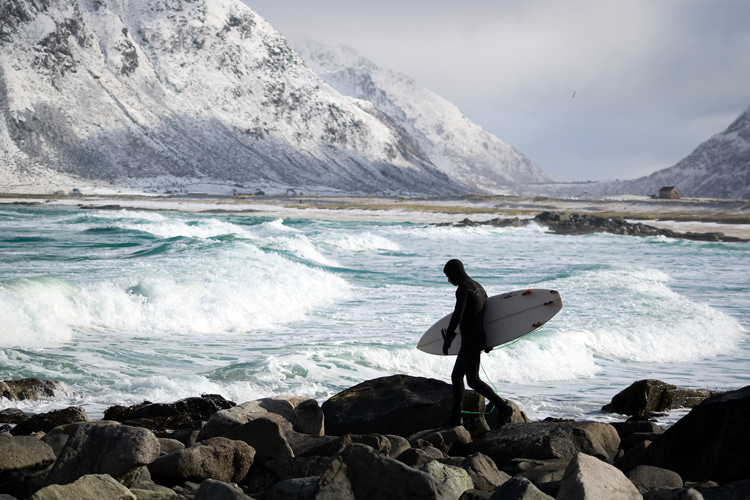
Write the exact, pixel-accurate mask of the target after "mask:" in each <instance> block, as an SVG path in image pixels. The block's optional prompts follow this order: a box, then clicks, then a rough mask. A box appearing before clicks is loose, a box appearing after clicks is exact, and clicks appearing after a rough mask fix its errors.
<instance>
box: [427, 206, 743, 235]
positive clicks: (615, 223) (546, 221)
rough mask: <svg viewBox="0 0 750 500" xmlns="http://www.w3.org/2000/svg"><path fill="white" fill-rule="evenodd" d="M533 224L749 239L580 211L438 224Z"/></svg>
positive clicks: (563, 229) (573, 230)
mask: <svg viewBox="0 0 750 500" xmlns="http://www.w3.org/2000/svg"><path fill="white" fill-rule="evenodd" d="M531 223H536V224H539V225H540V226H545V227H547V228H548V229H549V231H550V232H552V233H555V234H567V235H582V234H592V233H610V234H622V235H626V236H664V237H667V238H681V239H686V240H694V241H709V242H718V241H722V242H732V243H737V242H739V243H746V242H748V241H750V240H748V239H743V238H737V237H734V236H726V235H725V234H724V233H721V232H707V233H693V232H687V233H680V232H677V231H673V230H671V229H661V228H658V227H654V226H649V225H647V224H643V223H641V222H635V223H633V222H628V221H626V220H625V219H623V218H622V217H602V216H599V215H591V214H587V213H580V212H548V211H545V212H541V213H539V214H537V215H536V216H535V217H534V218H533V219H521V218H518V217H512V218H505V219H501V218H495V219H491V220H488V221H481V222H477V221H473V220H471V219H464V220H463V221H461V222H457V223H446V224H437V225H439V226H445V225H450V226H457V227H466V226H469V227H470V226H493V227H522V226H527V225H529V224H531Z"/></svg>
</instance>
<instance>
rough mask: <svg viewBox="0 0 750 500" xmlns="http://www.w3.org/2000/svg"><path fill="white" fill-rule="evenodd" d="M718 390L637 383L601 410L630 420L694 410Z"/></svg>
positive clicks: (644, 382)
mask: <svg viewBox="0 0 750 500" xmlns="http://www.w3.org/2000/svg"><path fill="white" fill-rule="evenodd" d="M721 392H722V391H711V390H708V389H678V388H677V386H675V385H672V384H667V383H665V382H662V381H660V380H652V379H649V380H638V381H636V382H633V383H632V384H631V385H630V387H628V388H627V389H624V390H622V391H621V392H619V393H618V394H616V395H615V396H614V397H613V398H612V402H610V403H609V404H607V405H605V406H604V407H603V408H602V410H604V411H608V412H611V413H622V414H623V415H632V416H634V417H648V416H651V415H652V414H654V413H659V412H665V411H669V410H676V409H678V408H694V407H696V406H698V405H699V404H700V403H702V402H703V401H704V400H705V399H707V398H709V397H711V396H714V395H716V394H720V393H721Z"/></svg>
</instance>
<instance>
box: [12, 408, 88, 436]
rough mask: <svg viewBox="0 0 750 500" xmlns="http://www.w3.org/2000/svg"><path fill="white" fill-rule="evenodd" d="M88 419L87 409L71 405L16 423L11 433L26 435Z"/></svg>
mask: <svg viewBox="0 0 750 500" xmlns="http://www.w3.org/2000/svg"><path fill="white" fill-rule="evenodd" d="M88 421H89V416H88V415H87V414H86V410H84V409H83V408H82V407H80V406H70V407H68V408H63V409H61V410H52V411H50V412H47V413H40V414H38V415H34V416H33V417H29V418H27V419H26V420H24V421H23V422H21V423H20V424H18V425H16V426H15V427H14V428H13V430H12V431H10V433H11V434H13V435H14V436H24V435H29V434H31V433H34V432H49V431H51V430H52V429H54V428H55V427H59V426H61V425H66V424H72V423H78V422H88Z"/></svg>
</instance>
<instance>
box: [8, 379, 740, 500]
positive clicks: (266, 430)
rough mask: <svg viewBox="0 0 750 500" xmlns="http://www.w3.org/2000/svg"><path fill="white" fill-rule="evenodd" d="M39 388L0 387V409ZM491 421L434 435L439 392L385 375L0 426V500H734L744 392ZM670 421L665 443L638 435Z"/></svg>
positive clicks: (442, 387) (680, 395) (652, 390)
mask: <svg viewBox="0 0 750 500" xmlns="http://www.w3.org/2000/svg"><path fill="white" fill-rule="evenodd" d="M55 384H56V383H55V382H50V381H39V380H36V379H25V380H24V381H6V382H0V387H2V389H3V397H6V398H8V399H24V398H30V399H34V398H40V397H50V396H49V394H48V390H49V389H50V388H51V389H53V390H54V388H55ZM509 403H510V404H511V405H512V406H513V407H514V412H513V417H512V420H511V422H510V423H508V424H504V425H503V424H501V423H500V422H498V421H496V420H495V419H493V412H492V411H489V412H488V409H486V408H485V407H484V399H483V398H480V397H479V396H478V395H477V394H476V393H473V392H470V393H469V394H468V395H467V399H466V402H465V410H469V411H472V412H474V413H472V414H466V415H465V419H464V424H463V425H461V426H456V427H444V426H443V425H442V423H443V422H444V421H445V419H446V417H447V415H448V414H449V412H448V406H449V405H450V404H451V387H450V385H449V384H447V383H445V382H442V381H438V380H434V379H426V378H421V377H410V376H407V375H393V376H390V377H383V378H379V379H374V380H370V381H366V382H363V383H361V384H358V385H356V386H354V387H351V388H349V389H347V390H345V391H342V392H341V393H339V394H336V395H335V396H333V397H331V398H330V399H329V400H327V401H326V402H324V403H323V404H322V405H319V404H318V402H317V401H315V400H312V399H308V398H302V397H276V398H265V399H260V400H257V401H249V402H244V403H241V404H235V403H234V402H231V401H227V400H226V399H224V398H223V397H222V396H220V395H203V396H200V397H193V398H186V399H183V400H180V401H177V402H174V403H149V402H144V403H142V404H139V405H134V406H130V407H122V406H113V407H111V408H109V409H108V410H107V411H106V413H105V416H104V419H103V420H101V421H90V420H89V418H88V416H87V415H86V412H85V411H84V410H83V409H82V408H80V407H70V408H66V409H63V410H56V411H53V412H49V413H45V414H39V415H34V416H29V415H25V414H23V412H21V411H19V410H12V409H11V410H4V411H2V412H0V425H2V422H8V424H6V425H5V427H4V428H2V430H3V431H4V432H0V499H2V500H7V499H11V498H16V499H18V500H22V499H26V498H32V499H35V500H44V499H64V498H71V499H87V498H91V499H94V498H96V499H109V498H112V499H115V498H117V499H120V498H122V499H125V498H128V499H138V500H155V499H173V500H179V499H184V498H187V499H196V500H203V499H247V498H255V499H259V500H261V499H268V500H271V499H319V500H327V499H337V500H338V499H355V498H366V499H380V498H383V499H412V498H419V499H459V498H460V499H464V500H470V499H487V498H492V499H506V498H507V499H550V498H558V499H566V500H567V499H592V500H593V499H596V500H599V499H619V498H628V499H640V498H645V499H693V500H695V499H701V498H704V499H706V500H732V499H746V498H750V426H749V425H748V424H750V422H749V420H750V386H748V387H745V388H742V389H739V390H736V391H731V392H725V393H717V392H712V391H706V390H699V389H682V388H677V387H675V386H672V385H669V384H665V383H663V382H660V381H657V380H641V381H637V382H635V383H634V384H633V385H631V386H630V387H628V388H626V389H624V390H623V391H622V392H620V393H619V394H617V395H615V396H614V397H613V399H612V402H611V403H609V404H608V405H606V406H605V407H604V408H603V410H604V411H611V412H617V413H620V414H624V415H632V416H631V418H629V419H628V420H625V421H619V422H615V423H612V424H608V423H602V422H593V421H572V420H562V419H547V420H544V421H535V422H530V421H529V419H528V418H527V417H526V415H525V414H524V413H523V411H521V409H520V408H518V407H517V406H516V405H515V404H514V403H512V402H510V401H509ZM679 407H689V408H692V410H691V411H690V413H688V414H687V415H686V416H684V417H683V418H682V419H680V420H679V421H678V422H676V423H675V424H674V425H672V426H671V427H669V428H665V427H663V426H660V425H659V424H658V423H657V422H656V421H654V420H653V417H654V416H655V415H658V414H659V413H660V412H664V411H668V410H670V409H674V408H679Z"/></svg>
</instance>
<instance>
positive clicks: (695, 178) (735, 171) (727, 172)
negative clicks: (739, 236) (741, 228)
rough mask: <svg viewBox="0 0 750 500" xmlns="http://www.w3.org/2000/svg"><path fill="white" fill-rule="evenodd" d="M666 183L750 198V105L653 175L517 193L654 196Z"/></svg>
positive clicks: (709, 194)
mask: <svg viewBox="0 0 750 500" xmlns="http://www.w3.org/2000/svg"><path fill="white" fill-rule="evenodd" d="M664 186H677V187H678V188H679V189H680V192H681V194H682V196H683V197H690V198H727V199H750V108H748V109H746V110H745V111H744V112H743V113H741V114H740V115H739V116H738V117H737V119H736V120H734V121H733V122H732V124H731V125H729V127H727V129H726V130H724V131H723V132H721V133H718V134H716V135H714V136H713V137H711V138H710V139H708V140H706V141H705V142H703V143H701V144H700V145H699V146H698V147H697V148H695V150H694V151H693V152H692V153H690V154H689V155H688V156H686V157H685V158H683V159H682V160H680V161H679V162H677V163H676V164H675V165H673V166H671V167H669V168H665V169H662V170H659V171H657V172H654V173H653V174H651V175H647V176H644V177H640V178H638V179H633V180H628V181H603V182H591V183H579V184H544V185H535V186H522V187H519V189H517V190H516V193H517V194H521V195H526V196H528V195H546V196H556V197H564V196H577V197H585V198H599V197H602V196H617V195H628V194H630V195H644V196H651V195H655V194H658V193H659V190H660V189H661V188H662V187H664Z"/></svg>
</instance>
